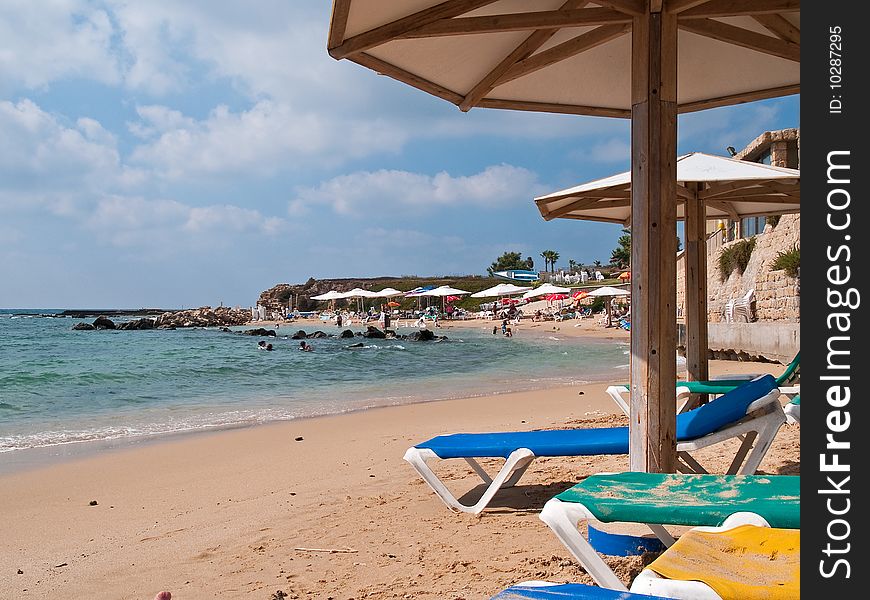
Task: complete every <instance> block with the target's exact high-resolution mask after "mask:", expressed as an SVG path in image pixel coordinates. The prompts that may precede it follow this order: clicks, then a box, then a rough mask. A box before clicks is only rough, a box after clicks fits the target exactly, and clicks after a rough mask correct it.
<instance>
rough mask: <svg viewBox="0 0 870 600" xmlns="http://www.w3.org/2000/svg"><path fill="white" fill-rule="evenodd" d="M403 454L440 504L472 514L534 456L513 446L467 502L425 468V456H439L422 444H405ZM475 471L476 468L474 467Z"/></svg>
mask: <svg viewBox="0 0 870 600" xmlns="http://www.w3.org/2000/svg"><path fill="white" fill-rule="evenodd" d="M404 458H405V460H406V461H408V463H410V465H411V466H412V467H414V469H415V470H416V471H417V473H418V474H419V475H420V477H422V478H423V481H425V482H426V483H427V484H428V485H429V487H430V488H432V491H433V492H435V493H436V494H437V495H438V497H439V498H441V500H442V501H443V502H444V504H446V505H447V506H448V507H450V508H451V509H453V510H457V511H460V512H466V513H472V514H475V515H476V514H479V513H480V512H481V511H482V510H483V509H484V508H486V506H487V505H488V504H489V503H490V501H491V500H492V498H493V496H495V494H496V492H498V490H499V489H501V488H502V487H503V486H504V485H505V483H506V482H507V481H508V480H510V481H512V482H513V483H516V482H517V480H519V478H520V477H521V476H522V474H523V473H525V471H526V469H528V467H529V464H531V462H532V461H533V460H535V455H534V453H533V452H532V451H531V450H529V449H527V448H520V449H519V450H514V451H513V452H512V453H511V454H510V456H508V457H507V460H506V461H505V463H504V465H503V466H502V468H501V470H500V471H499V472H498V475H496V476H495V477H494V478H493V479H492V481H491V482H490V483H489V486H488V487H487V488H486V490H485V491H484V493H483V495H482V496H481V497H480V499H479V500H478V501H477V502H476V503H475V504H474V505H471V506H468V505H465V504H462V503H461V502H459V500H457V499H456V496H454V495H453V494H452V493H451V492H450V490H448V489H447V486H446V485H444V483H443V482H442V481H441V480H440V479H439V478H438V476H437V475H436V474H435V472H434V471H432V469H431V468H429V465H428V464H426V459H427V458H428V459H432V458H439V457H438V455H436V454H435V453H434V452H432V451H431V450H429V449H426V448H409V449H408V451H407V452H405V457H404ZM469 464H471V463H469ZM475 464H476V462H475ZM473 466H474V465H473V464H472V467H473ZM477 466H478V468H480V470H481V471H482V470H483V468H482V467H480V465H477ZM475 471H477V469H475ZM477 473H478V475H480V472H479V471H477Z"/></svg>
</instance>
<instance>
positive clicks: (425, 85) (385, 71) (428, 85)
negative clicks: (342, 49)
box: [348, 52, 462, 105]
mask: <svg viewBox="0 0 870 600" xmlns="http://www.w3.org/2000/svg"><path fill="white" fill-rule="evenodd" d="M348 60H350V61H351V62H355V63H357V64H358V65H362V66H364V67H368V68H369V69H371V70H372V71H375V72H377V73H378V74H379V75H386V76H387V77H392V78H393V79H395V80H397V81H401V82H402V83H405V84H408V85H410V86H411V87H415V88H417V89H418V90H422V91H424V92H426V93H428V94H432V95H433V96H437V97H438V98H442V99H444V100H447V101H448V102H452V103H453V104H456V105H458V104H459V103H460V102H462V96H461V95H460V94H457V93H456V92H454V91H452V90H448V89H447V88H445V87H442V86H440V85H438V84H437V83H433V82H431V81H429V80H428V79H423V78H422V77H418V76H417V75H414V74H413V73H409V72H408V71H405V70H404V69H400V68H399V67H396V66H394V65H391V64H390V63H388V62H384V61H382V60H381V59H379V58H375V57H374V56H372V55H371V54H366V53H365V52H360V53H359V54H354V55H353V56H351V57H348Z"/></svg>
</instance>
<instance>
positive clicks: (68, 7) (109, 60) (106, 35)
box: [0, 0, 121, 92]
mask: <svg viewBox="0 0 870 600" xmlns="http://www.w3.org/2000/svg"><path fill="white" fill-rule="evenodd" d="M112 35H113V28H112V23H111V20H110V18H109V15H107V14H106V12H105V11H104V10H103V9H102V8H96V7H94V6H93V5H92V4H91V3H87V2H79V1H76V0H41V1H40V2H33V1H32V0H4V2H2V3H0V92H2V91H3V90H7V89H14V88H15V87H17V86H25V87H27V88H31V89H33V88H40V87H43V86H45V85H48V84H50V83H51V82H53V81H56V80H58V79H66V78H70V77H84V78H87V79H91V80H94V81H98V82H101V83H106V84H115V83H118V82H119V81H120V79H121V70H120V65H119V60H118V57H117V55H115V54H114V53H113V52H112Z"/></svg>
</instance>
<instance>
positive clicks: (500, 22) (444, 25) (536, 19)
mask: <svg viewBox="0 0 870 600" xmlns="http://www.w3.org/2000/svg"><path fill="white" fill-rule="evenodd" d="M615 23H631V17H630V16H628V15H626V14H625V13H622V12H619V11H618V10H612V9H610V8H584V9H582V10H581V9H572V10H561V9H557V10H550V11H542V12H528V13H510V14H504V15H484V16H480V17H462V18H456V19H442V20H440V21H437V22H435V23H431V24H429V25H426V26H425V27H420V28H418V29H414V30H413V31H409V32H408V33H406V34H404V35H403V36H402V38H403V39H412V38H429V37H448V36H456V35H476V34H480V33H504V32H506V31H534V30H540V29H547V30H559V29H563V28H566V27H591V26H594V25H612V24H615Z"/></svg>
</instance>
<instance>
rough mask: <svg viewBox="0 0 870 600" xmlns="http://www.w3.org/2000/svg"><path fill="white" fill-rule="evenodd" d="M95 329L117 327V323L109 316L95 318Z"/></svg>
mask: <svg viewBox="0 0 870 600" xmlns="http://www.w3.org/2000/svg"><path fill="white" fill-rule="evenodd" d="M94 329H115V323H114V321H112V320H111V319H109V318H107V317H97V318H96V319H94Z"/></svg>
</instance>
